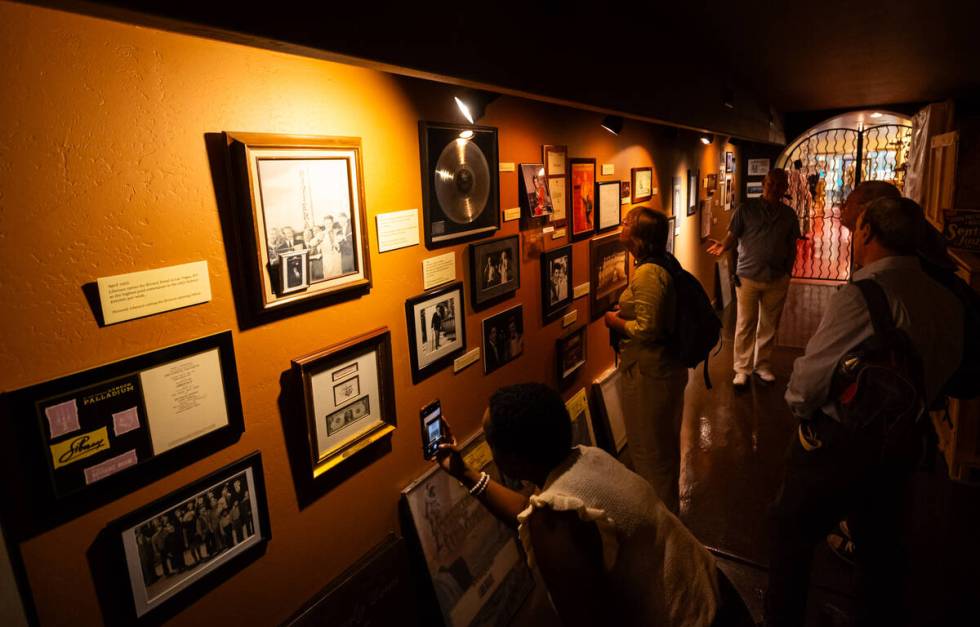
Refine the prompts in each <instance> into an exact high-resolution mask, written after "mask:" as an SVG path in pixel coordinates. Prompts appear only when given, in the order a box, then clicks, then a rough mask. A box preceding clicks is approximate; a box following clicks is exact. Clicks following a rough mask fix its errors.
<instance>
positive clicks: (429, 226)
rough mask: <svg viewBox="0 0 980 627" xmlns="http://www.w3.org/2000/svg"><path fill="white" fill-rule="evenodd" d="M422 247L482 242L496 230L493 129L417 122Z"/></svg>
mask: <svg viewBox="0 0 980 627" xmlns="http://www.w3.org/2000/svg"><path fill="white" fill-rule="evenodd" d="M419 147H420V151H421V166H422V210H423V211H422V213H423V220H422V224H423V228H424V231H425V245H426V247H427V248H430V249H431V248H438V247H440V246H448V245H450V244H458V243H459V242H461V241H464V240H467V239H472V238H477V237H487V236H490V235H492V234H493V233H494V232H495V231H496V230H497V229H499V228H500V192H499V178H498V177H499V174H498V171H499V164H498V160H497V129H496V128H493V127H489V126H470V125H460V124H443V123H439V122H424V121H423V122H419Z"/></svg>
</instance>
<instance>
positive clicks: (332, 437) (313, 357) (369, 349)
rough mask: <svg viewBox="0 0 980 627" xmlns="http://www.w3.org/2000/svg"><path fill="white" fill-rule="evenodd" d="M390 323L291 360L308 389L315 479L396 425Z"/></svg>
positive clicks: (306, 401) (305, 397) (306, 397)
mask: <svg viewBox="0 0 980 627" xmlns="http://www.w3.org/2000/svg"><path fill="white" fill-rule="evenodd" d="M391 363H392V362H391V333H390V332H389V331H388V329H387V327H382V328H380V329H375V330H374V331H371V332H369V333H365V334H363V335H359V336H357V337H353V338H350V339H349V340H346V341H344V342H341V343H339V344H334V345H333V346H330V347H327V348H324V349H321V350H319V351H316V352H314V353H310V354H308V355H304V356H302V357H297V358H296V359H294V360H293V361H292V367H293V373H294V375H295V376H296V377H297V379H298V381H299V383H300V384H301V387H302V390H303V403H302V405H303V407H305V409H306V425H307V434H308V438H307V439H308V440H309V445H310V466H311V468H312V476H313V478H314V479H316V478H318V477H320V476H322V475H323V474H324V473H326V472H327V471H329V470H330V469H332V468H335V467H336V466H337V465H339V464H340V463H341V462H343V461H346V460H348V459H351V458H353V457H355V456H356V455H357V453H359V452H360V451H362V450H364V449H365V448H366V447H367V446H368V445H369V444H372V443H374V442H377V441H378V440H380V439H381V438H383V437H386V436H388V435H390V434H391V432H392V431H394V430H395V425H396V420H395V384H394V373H393V370H392V366H391Z"/></svg>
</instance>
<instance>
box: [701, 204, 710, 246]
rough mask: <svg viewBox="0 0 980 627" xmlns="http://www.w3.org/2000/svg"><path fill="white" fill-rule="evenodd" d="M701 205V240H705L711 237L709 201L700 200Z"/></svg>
mask: <svg viewBox="0 0 980 627" xmlns="http://www.w3.org/2000/svg"><path fill="white" fill-rule="evenodd" d="M700 205H701V213H700V217H701V239H702V240H705V239H708V238H709V237H711V201H710V200H702V201H700Z"/></svg>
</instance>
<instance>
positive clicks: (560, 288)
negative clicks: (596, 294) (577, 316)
mask: <svg viewBox="0 0 980 627" xmlns="http://www.w3.org/2000/svg"><path fill="white" fill-rule="evenodd" d="M570 304H572V247H571V246H570V245H569V246H562V247H561V248H556V249H554V250H549V251H547V252H544V253H542V254H541V312H542V314H543V317H544V320H545V322H550V321H552V320H555V319H556V318H557V317H558V316H559V315H560V314H561V312H562V311H564V310H565V308H566V307H568V306H569V305H570Z"/></svg>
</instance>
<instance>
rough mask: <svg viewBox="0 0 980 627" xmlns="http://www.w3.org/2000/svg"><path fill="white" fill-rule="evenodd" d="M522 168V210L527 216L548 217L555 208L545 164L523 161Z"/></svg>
mask: <svg viewBox="0 0 980 627" xmlns="http://www.w3.org/2000/svg"><path fill="white" fill-rule="evenodd" d="M520 170H521V180H520V182H521V184H520V196H519V197H520V201H521V212H522V213H523V215H524V217H525V218H547V217H548V216H550V215H551V214H552V213H554V209H553V208H552V206H551V194H550V193H549V192H548V178H547V177H546V176H545V174H544V166H543V165H541V164H540V163H522V164H521V165H520Z"/></svg>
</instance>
